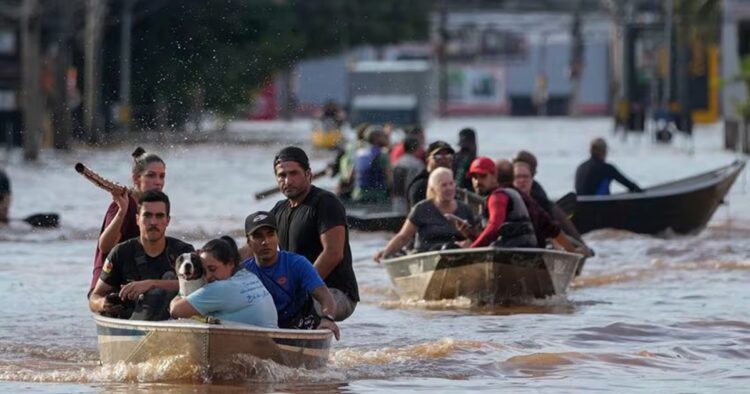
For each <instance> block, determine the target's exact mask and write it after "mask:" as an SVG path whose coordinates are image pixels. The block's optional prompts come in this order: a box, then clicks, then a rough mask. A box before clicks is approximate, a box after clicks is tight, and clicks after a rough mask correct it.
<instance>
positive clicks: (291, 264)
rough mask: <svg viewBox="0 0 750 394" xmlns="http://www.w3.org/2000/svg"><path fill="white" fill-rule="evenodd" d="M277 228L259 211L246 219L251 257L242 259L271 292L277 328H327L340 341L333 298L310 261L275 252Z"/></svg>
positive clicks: (290, 253) (273, 218) (273, 222)
mask: <svg viewBox="0 0 750 394" xmlns="http://www.w3.org/2000/svg"><path fill="white" fill-rule="evenodd" d="M277 229H278V226H277V225H276V218H275V217H274V215H273V214H272V213H270V212H263V211H258V212H255V213H253V214H251V215H249V216H248V217H247V218H246V219H245V234H246V235H247V245H248V246H249V248H250V250H251V251H252V253H253V256H254V257H250V258H248V259H247V260H245V261H244V262H243V263H242V264H243V266H244V267H245V268H246V269H247V270H248V271H250V272H252V273H254V274H255V275H257V276H258V278H259V279H260V281H261V282H263V284H264V285H265V286H266V289H268V291H269V292H270V293H271V296H272V297H273V301H274V303H275V304H276V310H277V311H278V317H279V327H281V328H297V329H316V328H317V329H329V330H331V331H333V333H334V335H335V336H336V339H339V337H340V332H339V328H338V326H337V325H336V318H335V315H334V314H335V313H336V301H334V297H333V296H332V295H331V292H330V291H329V290H328V287H327V286H326V284H325V283H324V282H323V279H321V278H320V275H319V274H318V271H316V270H315V268H314V267H313V266H312V264H310V261H309V260H307V259H306V258H305V257H304V256H301V255H298V254H296V253H292V252H287V251H283V250H282V251H279V250H278V246H279V238H278V233H277ZM318 311H319V312H318Z"/></svg>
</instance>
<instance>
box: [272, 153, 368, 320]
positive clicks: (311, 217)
mask: <svg viewBox="0 0 750 394" xmlns="http://www.w3.org/2000/svg"><path fill="white" fill-rule="evenodd" d="M273 168H274V173H275V175H276V183H277V184H278V186H279V190H281V192H282V193H284V195H285V196H286V197H287V199H286V200H281V201H279V202H277V203H276V205H275V206H274V207H273V209H271V213H273V215H274V216H275V218H276V223H278V239H279V246H280V247H281V249H282V250H287V251H290V252H294V253H297V254H300V255H302V256H305V258H307V260H309V261H311V262H312V263H313V266H314V267H315V269H316V270H317V271H318V274H320V277H321V278H323V280H324V281H325V283H326V285H327V286H328V289H329V290H330V291H331V294H332V295H333V299H334V300H335V301H336V312H335V313H334V314H333V316H334V318H335V319H336V321H341V320H344V319H346V318H347V317H349V316H350V315H351V314H352V313H353V312H354V308H355V307H356V306H357V302H359V289H358V287H357V278H356V277H355V276H354V269H353V268H352V251H351V249H350V247H349V230H348V228H347V226H346V211H345V210H344V205H343V204H341V201H339V199H338V198H336V196H335V195H334V194H333V193H331V192H329V191H326V190H323V189H320V188H318V187H315V186H314V185H313V184H312V172H311V171H310V161H309V160H308V158H307V154H306V153H305V151H303V150H302V149H300V148H298V147H296V146H289V147H286V148H284V149H282V150H281V151H279V153H278V154H277V155H276V157H275V158H274V161H273Z"/></svg>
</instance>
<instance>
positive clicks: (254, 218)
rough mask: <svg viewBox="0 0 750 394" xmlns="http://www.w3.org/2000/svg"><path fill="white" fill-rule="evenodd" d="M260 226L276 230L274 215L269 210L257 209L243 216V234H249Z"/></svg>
mask: <svg viewBox="0 0 750 394" xmlns="http://www.w3.org/2000/svg"><path fill="white" fill-rule="evenodd" d="M261 227H271V228H272V229H274V230H276V217H275V216H273V214H272V213H271V212H266V211H258V212H255V213H251V214H250V215H248V216H247V217H246V218H245V235H250V234H252V233H254V232H255V230H257V229H259V228H261Z"/></svg>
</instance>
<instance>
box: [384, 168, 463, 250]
mask: <svg viewBox="0 0 750 394" xmlns="http://www.w3.org/2000/svg"><path fill="white" fill-rule="evenodd" d="M476 224H477V221H476V218H475V217H474V214H473V213H472V211H471V209H470V208H469V207H468V206H467V205H466V204H464V203H463V202H460V201H457V200H456V183H455V181H454V180H453V171H451V170H449V169H447V168H442V167H440V168H436V169H435V170H433V171H432V172H431V173H430V177H429V179H428V180H427V198H426V199H425V200H422V201H420V202H419V203H417V204H416V205H414V207H412V209H411V211H410V212H409V216H408V217H407V218H406V221H405V222H404V225H403V226H402V227H401V230H400V231H399V232H398V234H396V235H395V236H394V237H393V238H392V239H391V240H390V242H388V245H386V246H385V248H383V249H382V250H379V251H378V252H377V253H376V254H375V256H374V257H373V259H374V260H375V261H377V262H380V259H382V258H383V257H387V256H390V255H392V254H394V253H396V252H398V251H399V250H401V248H403V247H404V246H406V244H408V243H409V241H410V240H412V239H415V242H414V249H415V250H416V251H417V252H426V251H429V250H436V249H441V248H444V247H451V246H452V245H455V244H456V242H460V241H464V240H466V238H467V236H468V235H469V231H470V229H471V228H473V227H474V226H475V225H476ZM415 236H416V238H415Z"/></svg>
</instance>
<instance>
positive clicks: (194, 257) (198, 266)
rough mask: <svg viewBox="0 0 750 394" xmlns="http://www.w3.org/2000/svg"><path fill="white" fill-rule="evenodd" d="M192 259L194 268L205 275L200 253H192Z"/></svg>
mask: <svg viewBox="0 0 750 394" xmlns="http://www.w3.org/2000/svg"><path fill="white" fill-rule="evenodd" d="M190 261H191V262H192V263H193V270H195V271H196V272H200V273H201V276H203V275H202V274H203V263H201V258H200V256H198V253H190Z"/></svg>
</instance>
